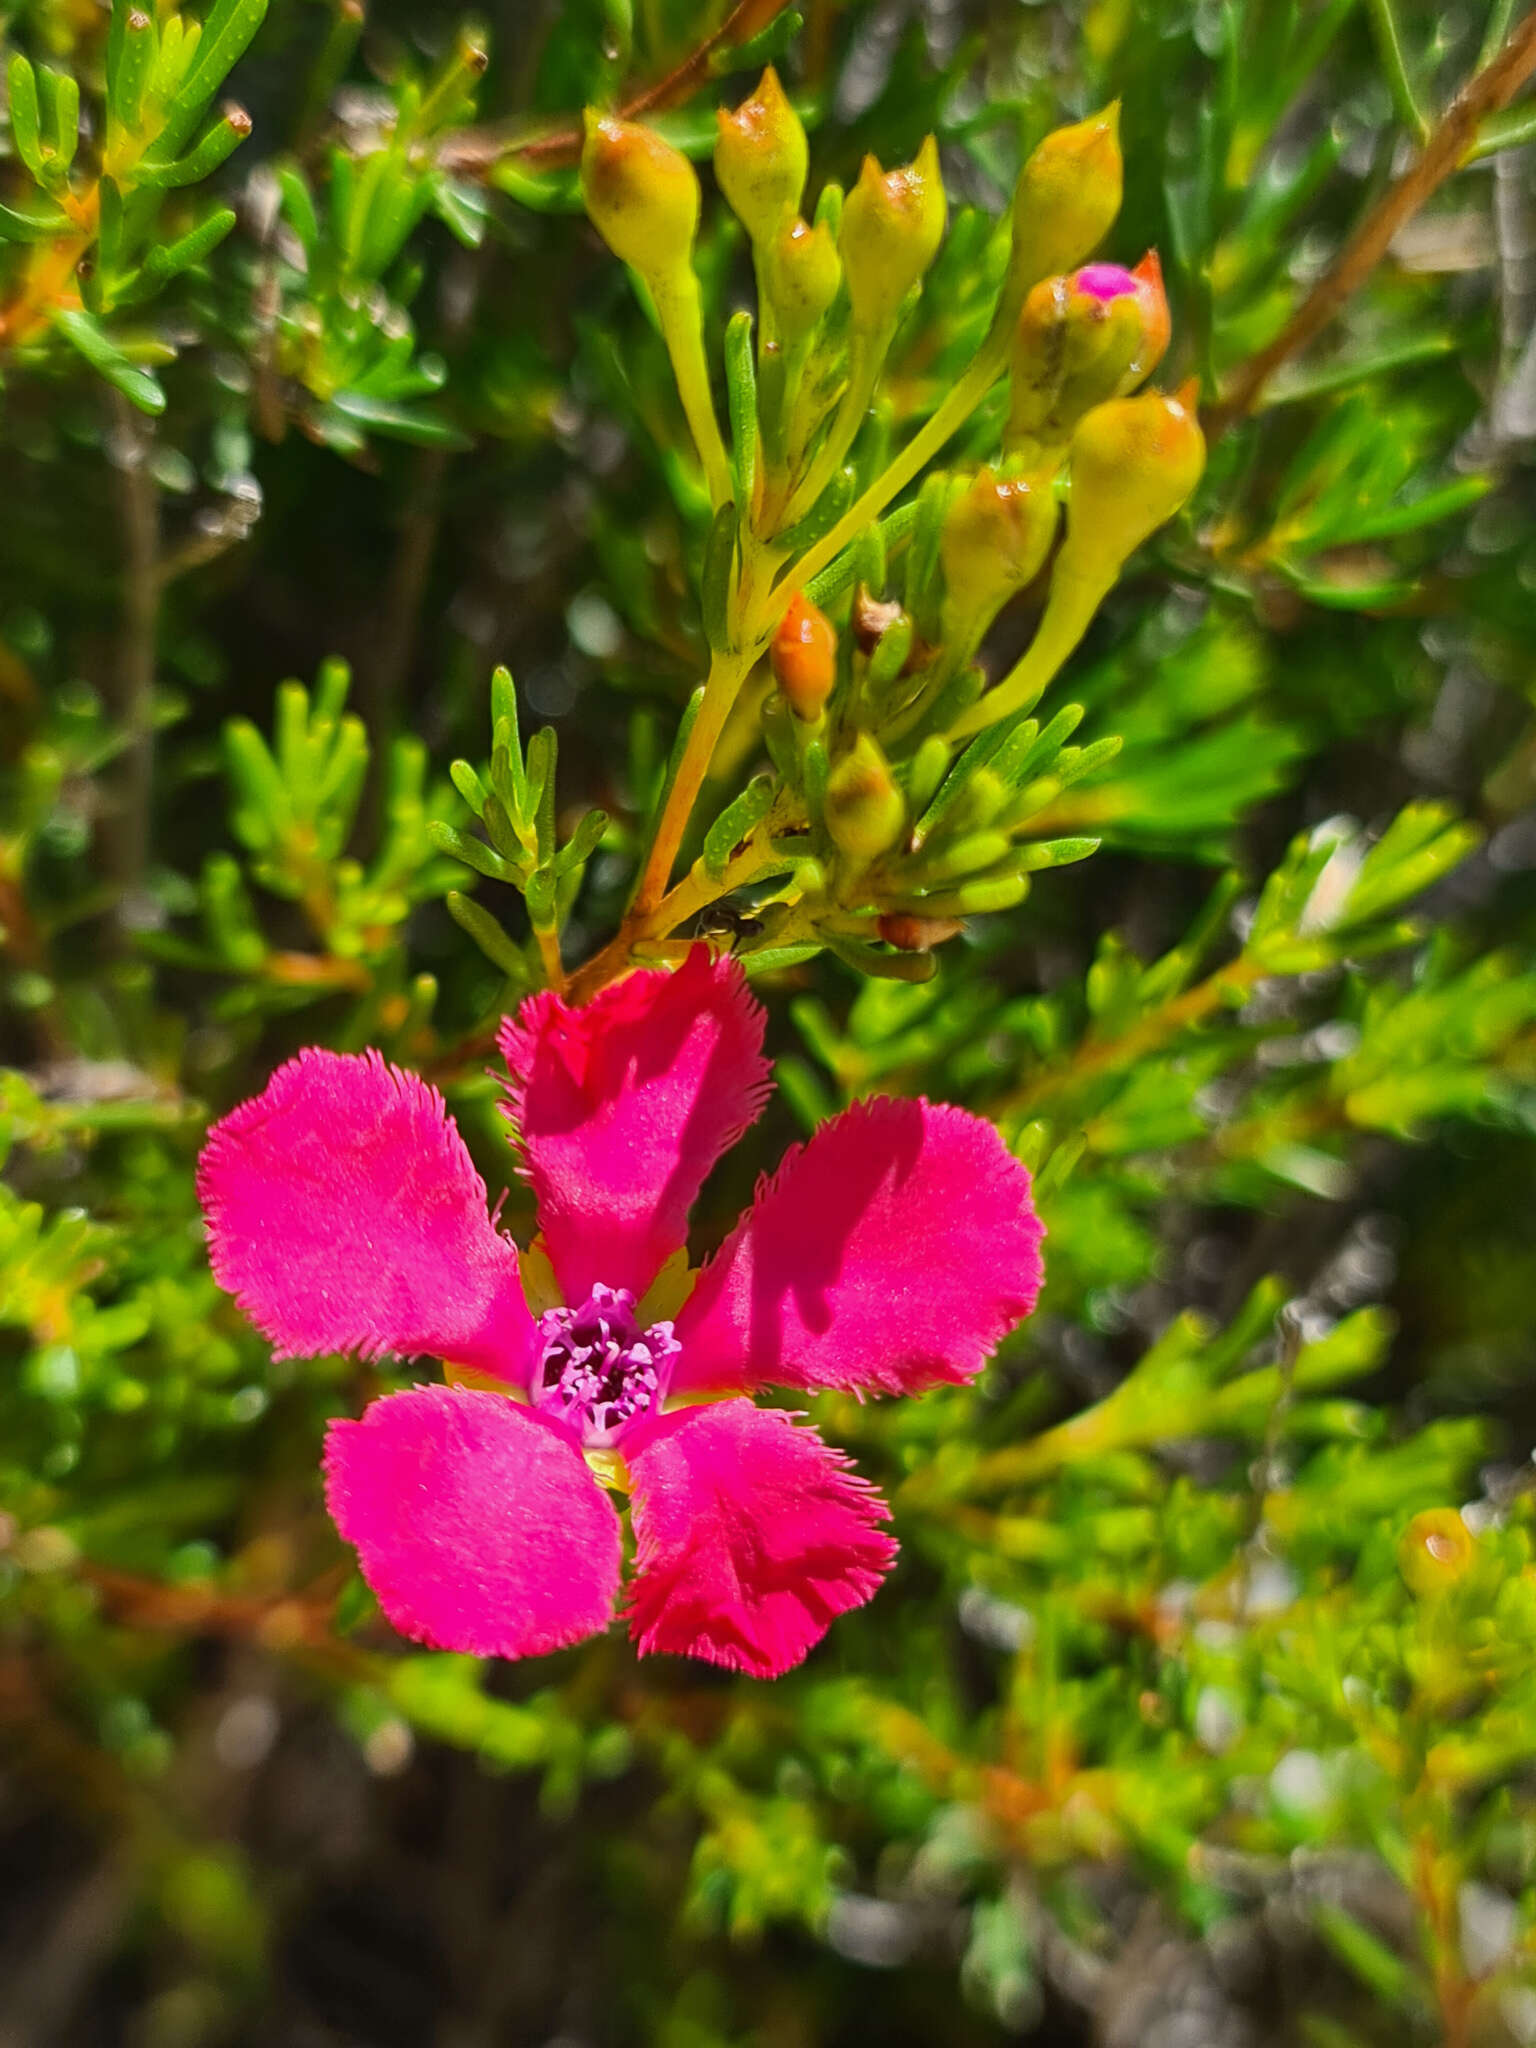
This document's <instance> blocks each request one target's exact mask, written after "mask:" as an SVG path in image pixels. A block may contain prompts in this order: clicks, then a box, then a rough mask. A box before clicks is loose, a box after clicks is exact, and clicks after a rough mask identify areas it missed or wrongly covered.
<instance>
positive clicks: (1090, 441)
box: [1062, 385, 1205, 580]
mask: <svg viewBox="0 0 1536 2048" xmlns="http://www.w3.org/2000/svg"><path fill="white" fill-rule="evenodd" d="M1070 461H1071V474H1072V497H1071V501H1070V504H1069V507H1068V512H1067V541H1066V546H1065V547H1064V548H1063V550H1062V567H1063V568H1069V569H1070V572H1071V573H1074V574H1077V575H1079V576H1084V575H1086V576H1087V577H1089V578H1090V579H1093V580H1097V579H1098V578H1099V577H1101V576H1102V575H1104V574H1105V573H1107V574H1108V575H1109V576H1110V577H1111V578H1113V575H1114V574H1115V572H1116V571H1117V570H1118V566H1119V564H1120V563H1122V562H1123V561H1124V560H1125V559H1126V557H1127V556H1128V555H1131V554H1134V553H1135V551H1136V549H1137V548H1139V547H1140V546H1141V544H1142V542H1143V541H1144V540H1146V539H1147V538H1148V536H1149V535H1151V534H1153V533H1155V532H1156V531H1157V529H1158V527H1160V526H1163V525H1165V524H1166V523H1167V522H1168V520H1170V519H1171V518H1172V517H1173V515H1174V513H1175V512H1177V511H1178V510H1179V508H1180V506H1181V505H1183V504H1184V503H1185V502H1186V501H1187V500H1188V498H1189V497H1190V495H1191V494H1192V492H1193V491H1194V488H1195V486H1196V484H1197V483H1199V481H1200V476H1201V472H1202V471H1203V470H1204V468H1205V436H1204V435H1203V434H1202V433H1201V431H1200V427H1199V423H1198V422H1197V420H1196V418H1195V410H1194V387H1193V385H1187V386H1186V387H1185V388H1184V390H1183V391H1181V392H1180V393H1179V394H1178V396H1177V397H1170V396H1169V395H1168V394H1167V393H1166V392H1164V391H1143V392H1141V393H1139V394H1138V395H1137V396H1136V397H1134V398H1112V399H1110V400H1109V401H1108V402H1107V403H1106V404H1104V405H1096V406H1095V407H1094V409H1093V411H1092V412H1090V413H1088V414H1086V415H1085V416H1084V417H1083V418H1082V419H1081V420H1080V421H1079V422H1078V426H1077V431H1076V432H1075V433H1074V434H1073V436H1072V447H1071V455H1070Z"/></svg>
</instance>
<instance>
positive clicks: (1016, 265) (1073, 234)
mask: <svg viewBox="0 0 1536 2048" xmlns="http://www.w3.org/2000/svg"><path fill="white" fill-rule="evenodd" d="M1123 175H1124V166H1123V164H1122V161H1121V157H1120V103H1119V101H1118V100H1116V101H1115V102H1114V103H1113V105H1111V106H1108V107H1106V108H1105V109H1104V111H1103V112H1102V113H1101V114H1092V115H1090V116H1089V118H1088V119H1087V120H1086V121H1079V122H1077V123H1075V125H1074V126H1072V127H1070V128H1057V129H1055V130H1054V131H1053V132H1052V133H1051V134H1050V135H1047V136H1046V138H1045V140H1044V141H1043V142H1042V143H1041V144H1040V145H1039V147H1038V148H1037V149H1036V150H1035V152H1034V154H1033V155H1032V156H1031V157H1030V158H1029V160H1028V162H1027V163H1026V164H1025V166H1024V168H1023V170H1022V171H1021V172H1020V173H1019V182H1018V184H1017V185H1016V186H1015V188H1014V194H1013V253H1012V255H1011V256H1010V258H1009V262H1008V283H1009V288H1010V290H1011V291H1012V293H1013V294H1014V303H1015V304H1016V303H1017V302H1018V300H1019V299H1021V298H1022V297H1023V296H1024V294H1025V293H1026V292H1027V291H1028V290H1029V288H1030V286H1031V285H1033V284H1038V283H1039V281H1040V279H1041V278H1042V277H1050V276H1051V275H1052V273H1053V272H1056V271H1061V270H1070V269H1071V268H1072V266H1073V265H1074V264H1075V263H1081V262H1082V260H1083V258H1084V257H1085V256H1087V255H1089V254H1091V252H1092V251H1093V249H1094V248H1095V247H1096V246H1097V245H1098V243H1100V242H1101V241H1102V240H1103V239H1104V237H1105V235H1106V234H1107V233H1108V232H1109V229H1110V225H1111V223H1112V222H1113V220H1114V218H1115V215H1116V214H1117V213H1118V212H1119V211H1120V194H1121V186H1122V182H1123Z"/></svg>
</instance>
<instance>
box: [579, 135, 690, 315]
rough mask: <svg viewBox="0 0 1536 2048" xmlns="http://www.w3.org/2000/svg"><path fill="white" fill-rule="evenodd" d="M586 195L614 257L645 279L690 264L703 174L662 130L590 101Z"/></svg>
mask: <svg viewBox="0 0 1536 2048" xmlns="http://www.w3.org/2000/svg"><path fill="white" fill-rule="evenodd" d="M581 196H582V198H583V199H584V200H585V201H586V207H587V212H588V214H589V216H590V217H591V220H592V225H593V226H594V227H595V228H596V229H597V231H598V233H599V234H600V235H601V236H602V238H603V240H604V241H605V242H606V243H607V244H608V246H609V248H610V249H611V250H612V251H613V253H614V255H615V256H617V257H618V258H619V260H620V261H621V262H623V263H627V264H629V265H630V267H631V268H632V269H634V270H638V271H639V272H640V274H641V276H642V277H645V278H648V279H649V278H652V277H657V276H665V275H666V274H668V273H669V272H673V271H676V270H677V269H678V268H679V267H680V266H682V265H684V264H686V263H687V261H688V257H689V252H690V250H691V249H692V247H693V238H694V235H695V233H696V231H697V229H698V225H699V179H698V173H697V172H696V171H695V170H694V168H693V165H692V164H691V163H689V161H688V159H687V157H685V156H684V155H683V153H682V151H681V150H677V149H674V148H673V147H672V145H671V143H670V142H664V141H663V140H662V138H661V137H660V136H659V135H658V134H657V133H656V132H655V130H654V129H651V128H643V127H641V125H640V123H639V122H638V121H621V120H619V119H618V118H617V117H616V116H614V115H612V114H599V113H597V112H595V111H594V110H593V109H592V108H591V107H588V109H587V112H586V140H585V142H584V143H583V145H582V151H581Z"/></svg>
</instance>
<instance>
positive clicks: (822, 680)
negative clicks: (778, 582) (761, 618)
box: [768, 590, 837, 724]
mask: <svg viewBox="0 0 1536 2048" xmlns="http://www.w3.org/2000/svg"><path fill="white" fill-rule="evenodd" d="M768 659H769V662H770V664H771V666H772V668H773V676H774V681H775V682H776V683H777V684H778V686H779V688H780V689H781V690H782V691H783V692H784V695H785V697H786V698H787V699H788V701H789V706H790V709H791V710H792V711H793V712H794V714H795V716H796V717H797V718H801V719H804V720H805V721H806V723H807V724H812V723H814V722H815V720H816V719H818V718H820V716H821V714H822V711H823V710H824V709H825V706H826V702H827V699H828V698H829V697H830V696H831V694H832V690H833V686H834V685H835V683H836V681H837V632H836V629H835V628H834V627H833V624H832V621H831V620H830V619H829V618H828V617H827V615H826V613H825V612H823V611H820V610H818V608H817V607H816V606H815V605H813V604H812V603H811V601H810V599H809V598H808V597H807V596H806V595H805V593H804V592H803V591H799V590H797V591H796V592H795V594H794V596H793V597H792V598H791V599H790V601H789V609H788V611H786V612H785V614H784V616H783V618H782V619H780V621H779V629H778V631H777V632H776V633H775V634H774V636H773V642H772V645H771V646H770V648H769V650H768Z"/></svg>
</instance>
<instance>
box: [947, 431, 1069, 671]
mask: <svg viewBox="0 0 1536 2048" xmlns="http://www.w3.org/2000/svg"><path fill="white" fill-rule="evenodd" d="M1055 532H1056V498H1055V494H1054V492H1053V491H1052V490H1051V488H1050V486H1049V485H1048V484H1046V485H1040V484H1035V485H1031V484H1030V483H1029V481H1028V480H1027V479H1025V478H1022V477H1020V478H1018V479H1017V480H1015V481H1014V482H1011V483H1004V482H1003V481H1002V479H1001V478H999V477H998V476H997V475H995V474H994V472H993V471H991V470H990V469H984V470H981V471H980V472H979V473H978V474H977V475H976V477H975V478H974V479H973V480H972V481H971V483H970V484H969V485H968V486H967V487H966V489H965V490H963V491H961V492H960V493H959V494H958V496H956V497H955V498H954V499H953V500H952V501H951V503H950V507H949V511H948V513H947V514H946V516H945V520H944V530H943V534H942V537H941V539H940V542H939V560H940V562H941V563H942V564H943V568H944V611H943V621H944V637H945V639H946V640H955V641H958V642H959V643H960V644H961V645H962V646H963V647H964V649H965V651H966V652H967V653H969V652H970V650H971V649H972V648H974V647H975V645H976V643H977V642H978V641H979V640H980V638H981V636H982V634H983V633H985V631H986V630H987V628H988V626H990V625H991V623H992V621H993V619H995V618H996V616H997V614H998V612H999V611H1000V610H1001V609H1002V607H1003V605H1004V604H1006V603H1007V601H1008V599H1009V598H1010V597H1012V596H1013V594H1014V592H1015V591H1018V590H1022V589H1023V588H1024V586H1025V584H1026V583H1030V582H1032V581H1033V579H1034V578H1035V577H1036V576H1037V575H1038V574H1039V572H1040V568H1041V566H1042V564H1043V563H1044V561H1045V558H1046V555H1047V553H1048V552H1049V549H1050V545H1051V540H1052V538H1053V536H1054V535H1055Z"/></svg>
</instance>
